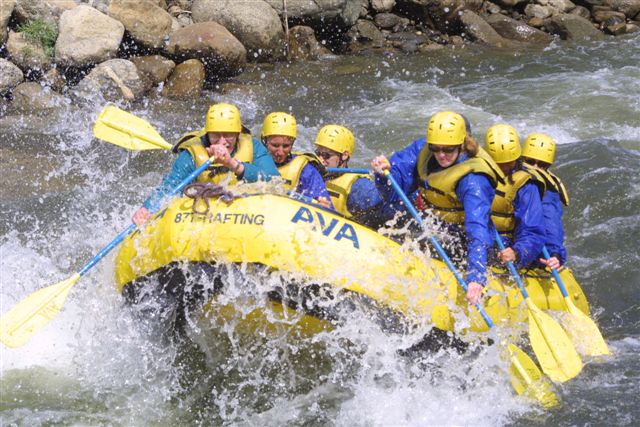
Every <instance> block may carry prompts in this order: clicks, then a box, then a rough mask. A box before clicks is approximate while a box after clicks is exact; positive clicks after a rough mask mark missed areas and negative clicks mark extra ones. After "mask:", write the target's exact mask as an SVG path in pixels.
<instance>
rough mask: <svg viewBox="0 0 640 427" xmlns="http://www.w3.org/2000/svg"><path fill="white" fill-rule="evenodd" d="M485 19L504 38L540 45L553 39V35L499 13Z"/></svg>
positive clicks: (546, 43)
mask: <svg viewBox="0 0 640 427" xmlns="http://www.w3.org/2000/svg"><path fill="white" fill-rule="evenodd" d="M486 21H487V22H488V23H489V25H491V27H493V29H494V30H496V32H497V33H498V34H500V35H501V36H502V37H504V38H505V39H509V40H517V41H520V42H524V43H531V44H540V45H548V44H549V43H551V41H552V40H553V36H551V35H549V34H547V33H545V32H544V31H540V30H538V29H536V28H533V27H531V26H529V25H527V24H525V23H524V22H522V21H517V20H515V19H512V18H509V17H507V16H504V15H501V14H499V13H497V14H495V15H490V16H488V17H487V18H486Z"/></svg>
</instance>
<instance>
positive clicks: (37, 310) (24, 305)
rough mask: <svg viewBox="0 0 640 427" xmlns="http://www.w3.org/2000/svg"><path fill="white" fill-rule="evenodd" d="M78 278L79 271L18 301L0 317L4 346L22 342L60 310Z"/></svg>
mask: <svg viewBox="0 0 640 427" xmlns="http://www.w3.org/2000/svg"><path fill="white" fill-rule="evenodd" d="M78 279H80V274H78V273H76V274H74V275H73V276H71V277H70V278H68V279H67V280H64V281H62V282H60V283H56V284H55V285H51V286H48V287H46V288H43V289H40V290H38V291H36V292H34V293H32V294H31V295H29V296H28V297H26V298H25V299H23V300H22V301H20V302H19V303H18V304H17V305H16V306H15V307H13V308H12V309H11V310H9V311H8V312H7V313H6V314H5V315H4V316H2V318H0V341H2V343H3V344H4V345H6V346H7V347H14V348H15V347H20V346H23V345H24V344H25V343H26V342H27V341H29V339H30V338H31V337H32V336H33V335H34V334H35V333H36V332H38V331H39V330H40V329H42V328H44V327H45V326H46V325H47V323H49V322H50V321H51V320H52V319H53V318H54V317H55V316H56V315H57V314H58V313H59V312H60V309H61V308H62V305H63V304H64V301H65V299H66V298H67V294H69V291H70V290H71V287H72V286H73V285H74V284H75V283H76V282H77V281H78Z"/></svg>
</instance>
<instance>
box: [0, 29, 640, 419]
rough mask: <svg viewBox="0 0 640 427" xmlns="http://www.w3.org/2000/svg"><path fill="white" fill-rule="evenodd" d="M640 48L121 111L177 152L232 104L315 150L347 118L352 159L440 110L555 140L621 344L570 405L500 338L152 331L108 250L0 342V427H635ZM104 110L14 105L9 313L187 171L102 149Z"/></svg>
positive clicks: (234, 272)
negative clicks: (527, 386) (487, 343)
mask: <svg viewBox="0 0 640 427" xmlns="http://www.w3.org/2000/svg"><path fill="white" fill-rule="evenodd" d="M639 46H640V36H635V37H626V38H623V37H621V38H616V39H610V40H608V41H604V42H594V43H592V44H587V45H581V46H574V45H567V44H564V43H563V44H559V43H558V44H554V45H552V46H551V47H548V48H546V49H543V50H531V51H528V52H524V53H521V54H513V53H510V52H502V51H495V50H490V49H482V48H477V47H474V48H473V49H470V48H456V49H444V50H442V51H439V52H433V53H430V54H428V55H424V56H423V55H415V56H396V57H391V56H390V57H382V58H381V57H337V58H334V59H331V60H325V61H323V62H318V63H306V64H295V65H291V66H286V65H285V64H278V65H276V66H275V67H274V66H262V67H256V68H255V69H254V70H251V71H248V72H247V73H245V74H244V75H242V76H241V77H239V78H238V83H241V84H239V85H229V86H226V87H225V91H224V94H222V95H221V94H219V93H213V92H206V93H205V94H204V95H203V96H202V97H201V98H200V99H197V100H193V101H181V102H177V101H168V100H164V99H161V98H155V97H150V98H149V99H147V100H145V101H144V102H141V103H139V104H136V105H134V106H123V108H126V109H128V110H130V111H132V112H133V113H135V114H137V115H139V116H141V117H143V118H145V119H147V120H148V121H149V122H151V123H153V124H154V126H156V128H157V129H158V130H159V131H160V133H161V134H162V135H164V137H165V138H166V139H167V140H169V141H173V140H175V138H177V137H178V136H179V135H181V134H182V133H183V132H184V131H187V130H193V129H196V128H198V127H199V126H201V122H202V117H203V116H204V113H205V111H206V108H207V106H208V105H209V104H211V103H213V102H220V101H228V102H234V103H236V104H237V105H239V106H240V108H241V110H242V113H243V119H244V121H245V122H246V123H247V124H248V125H249V126H250V127H251V128H252V130H254V131H256V132H259V127H260V122H261V119H262V117H264V115H265V114H266V113H268V112H270V111H275V110H284V111H291V112H292V113H293V114H294V115H295V116H296V117H297V118H298V123H299V139H298V142H297V143H296V144H297V146H298V148H299V149H310V148H311V142H312V141H313V137H314V135H315V133H316V132H317V130H318V129H319V128H320V127H321V126H322V125H323V124H326V123H330V122H336V123H342V124H345V125H347V126H349V127H350V128H351V129H353V130H354V133H355V134H356V136H357V138H358V149H357V153H356V154H355V156H354V160H353V162H352V164H351V166H356V167H367V166H368V162H369V160H370V159H371V158H372V157H373V156H374V155H376V154H379V153H386V154H390V153H391V152H392V151H393V150H397V149H400V148H402V147H403V146H405V145H406V144H408V143H409V142H411V141H412V140H413V139H415V138H417V137H420V136H422V135H424V132H425V126H426V121H427V119H428V117H429V116H430V115H431V114H433V113H434V112H436V111H439V110H443V109H448V110H449V109H450V110H455V111H458V112H460V113H463V114H465V115H466V116H467V117H468V118H469V119H470V121H471V123H472V124H473V132H474V134H475V135H476V136H477V137H479V138H482V136H483V134H484V131H485V130H486V129H487V128H488V127H489V126H491V125H492V124H495V123H498V122H506V123H509V124H512V125H513V126H515V127H516V128H517V129H518V131H519V132H520V135H521V137H522V138H524V136H526V135H527V134H528V133H531V132H546V133H549V134H551V135H552V136H553V137H555V138H556V139H557V140H558V142H559V143H560V146H559V149H558V156H557V165H556V166H555V171H556V173H557V174H558V175H559V176H561V177H562V178H563V179H564V182H565V183H566V185H567V187H568V191H569V194H570V197H571V206H570V207H569V208H568V209H567V210H566V214H565V225H566V230H567V248H568V251H569V255H570V265H571V266H572V267H573V268H574V270H575V272H576V276H577V278H578V280H579V281H580V282H581V283H582V286H583V289H584V291H585V293H586V295H587V297H588V299H589V301H590V303H591V308H592V312H593V316H594V318H595V319H596V320H597V322H598V324H599V325H600V328H601V330H602V332H603V334H604V336H605V338H606V339H607V342H608V344H609V346H610V348H611V350H612V352H613V356H612V357H610V358H608V359H605V360H586V362H587V363H586V365H585V368H584V371H583V372H582V373H581V375H579V376H578V377H577V378H576V379H574V380H572V381H569V382H567V383H565V384H558V385H557V387H558V392H559V393H560V395H561V396H562V400H563V405H562V406H561V407H559V408H556V409H553V410H548V411H545V410H542V409H540V408H538V407H537V406H536V405H534V404H532V403H530V402H528V401H526V400H524V399H523V398H520V397H517V396H516V395H515V394H514V393H513V391H512V390H511V388H510V386H509V384H508V379H507V376H506V375H504V369H505V363H506V362H504V361H502V360H501V359H500V357H499V356H498V351H497V349H495V348H494V347H496V346H493V347H489V348H479V349H477V350H476V351H474V352H473V354H471V355H463V356H460V355H458V354H456V353H455V352H448V351H445V352H441V353H437V354H435V355H428V356H425V357H424V358H422V359H419V360H407V359H405V358H402V357H399V356H398V355H397V353H396V349H398V348H401V347H406V346H407V345H409V344H410V343H412V342H413V341H415V340H416V339H417V338H418V337H419V336H420V333H421V332H424V331H418V332H416V334H415V335H410V336H388V335H386V334H385V333H383V332H381V331H380V330H379V328H378V327H377V326H376V325H375V324H374V323H373V322H371V321H369V320H368V319H366V318H354V319H352V320H353V321H351V322H347V324H345V325H344V326H341V327H339V328H337V329H335V330H332V331H325V332H322V333H319V334H317V335H312V336H305V335H299V334H298V333H297V332H295V328H292V327H289V324H290V323H295V320H296V319H295V318H294V319H290V321H289V322H283V321H282V320H279V321H274V322H275V323H274V324H275V326H272V327H266V326H264V327H263V326H258V333H253V334H244V333H243V332H242V331H240V330H239V327H238V328H236V325H237V323H236V322H234V321H228V322H226V323H225V322H223V323H222V324H219V325H217V326H215V327H209V328H204V329H199V328H200V327H202V325H192V327H191V336H192V339H193V341H194V344H192V345H180V346H176V345H173V344H170V343H166V342H164V341H161V340H155V339H153V338H150V336H151V335H149V334H146V333H145V332H144V328H140V327H139V325H138V324H137V322H136V321H135V317H134V315H133V314H132V313H131V312H130V310H128V309H127V308H126V307H123V304H122V300H121V298H120V296H119V295H118V294H117V292H116V291H115V287H114V283H115V281H114V267H113V255H111V256H108V257H107V258H105V259H104V260H103V261H102V262H100V263H99V264H98V265H97V266H96V267H94V268H93V269H92V270H91V272H90V273H89V274H87V275H86V276H85V277H83V279H82V280H81V281H80V282H79V283H78V284H77V285H75V287H74V288H73V290H72V292H71V294H70V296H69V297H68V299H67V301H66V303H65V305H64V308H63V310H62V312H61V313H60V314H59V315H58V316H57V317H56V318H55V319H54V320H53V321H52V322H51V323H50V324H49V325H48V326H47V327H46V328H45V329H44V330H42V331H41V332H40V333H39V334H37V335H36V336H35V337H34V338H33V339H32V340H31V341H30V342H29V343H28V344H26V345H25V346H24V347H22V348H19V349H7V348H5V347H2V348H1V350H0V351H1V358H2V360H1V364H2V366H1V372H2V378H1V379H0V387H1V396H0V424H2V425H188V424H203V425H219V424H229V425H309V426H311V425H338V426H353V425H358V426H370V425H380V426H382V425H638V423H639V422H640V421H639V420H640V410H639V409H638V406H637V393H638V390H639V389H640V374H638V372H640V361H639V359H638V352H639V350H640V332H639V325H640V298H639V295H640V292H639V291H638V289H639V286H640V245H639V244H638V241H639V240H640V232H639V227H638V223H639V222H640V185H639V184H638V181H637V177H638V175H639V174H640V84H639V82H640V48H639ZM103 105H104V102H103V100H100V99H95V100H89V102H88V104H87V105H84V106H71V105H69V106H63V107H61V108H60V109H59V110H58V111H55V112H51V113H47V114H43V115H39V116H35V115H23V114H19V113H17V112H14V111H12V110H11V108H10V107H7V105H6V104H2V105H0V141H1V144H0V164H1V167H2V176H1V177H0V205H1V208H2V216H1V217H0V252H1V261H0V283H1V287H2V289H1V302H0V309H1V311H2V312H3V313H4V312H6V311H7V310H8V309H9V308H10V307H12V306H13V305H14V304H15V303H17V302H18V301H20V300H21V299H22V298H24V297H26V296H27V295H29V294H30V293H32V292H34V291H35V290H36V289H38V288H40V287H43V286H46V285H51V284H54V283H56V282H58V281H60V280H63V279H65V278H67V277H69V276H70V275H71V274H73V272H75V271H76V270H77V269H78V268H80V266H82V265H83V264H84V263H85V262H87V261H88V260H89V259H91V257H93V256H94V255H95V254H96V253H97V252H98V251H99V250H100V249H101V248H102V247H103V246H105V245H106V244H107V243H108V242H110V241H111V239H112V238H113V237H114V236H115V235H116V234H117V233H119V232H120V231H121V230H122V229H124V228H125V227H126V226H127V225H128V223H129V220H130V216H131V214H132V213H133V211H134V210H135V208H136V207H137V206H138V205H139V204H140V203H141V202H142V200H143V199H144V198H145V197H146V195H147V194H148V193H149V191H150V190H151V189H152V188H153V187H154V186H155V185H156V184H157V183H158V182H159V180H160V178H161V176H162V175H163V173H165V172H166V171H167V169H168V167H169V165H170V163H171V159H172V155H171V154H170V153H163V152H159V151H153V152H151V151H147V152H127V151H125V150H124V149H121V148H119V147H116V146H113V145H110V144H108V143H105V142H100V141H97V140H94V139H92V136H91V125H92V122H93V120H94V119H95V116H96V115H97V113H98V112H99V111H100V109H101V108H102V107H103ZM345 274H347V275H348V274H349V273H348V271H346V272H345ZM273 276H276V275H265V274H264V273H259V272H257V273H256V272H251V271H248V270H242V269H241V270H238V269H231V268H229V271H228V272H227V273H226V274H225V276H224V277H225V281H226V282H227V283H226V284H227V285H228V286H229V289H232V290H233V289H235V290H241V289H242V286H246V285H247V284H248V285H250V286H252V287H253V288H255V289H261V287H262V288H264V287H269V285H270V284H272V283H273V281H274V280H278V278H274V277H273ZM225 298H227V301H226V302H228V303H230V304H234V305H236V306H240V305H241V304H245V307H249V308H245V309H244V310H246V311H250V309H251V307H252V304H253V305H254V306H255V304H260V302H256V301H253V302H252V300H251V299H246V300H245V299H243V298H245V297H243V295H242V292H230V295H229V296H226V297H225ZM242 310H243V309H242V308H241V309H240V311H242ZM265 323H266V322H265ZM205 326H206V325H205Z"/></svg>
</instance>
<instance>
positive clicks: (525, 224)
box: [484, 124, 545, 268]
mask: <svg viewBox="0 0 640 427" xmlns="http://www.w3.org/2000/svg"><path fill="white" fill-rule="evenodd" d="M484 144H485V145H484V149H485V150H486V151H487V152H488V153H489V155H490V156H491V157H492V158H493V160H494V161H495V162H496V163H497V164H498V166H499V167H500V169H501V170H502V173H504V175H505V182H504V183H499V184H498V187H497V188H496V196H495V198H494V199H493V203H492V205H491V219H492V221H493V223H494V224H495V226H496V229H497V230H498V232H499V233H500V235H501V237H502V240H503V242H504V246H505V249H504V250H502V251H500V252H498V258H499V259H500V260H501V261H502V262H503V263H507V262H514V263H516V265H517V266H518V267H520V268H522V267H526V266H528V265H529V264H531V263H532V262H534V260H535V259H536V258H537V255H538V254H539V253H540V252H541V251H542V246H543V245H544V240H545V231H544V216H543V214H542V194H543V193H544V188H545V187H544V183H543V182H542V181H541V180H539V179H538V177H539V175H538V174H537V173H535V172H532V171H529V169H528V168H527V167H526V166H524V165H523V164H522V159H521V158H520V155H521V153H522V149H521V147H520V138H519V136H518V133H517V132H516V130H515V129H514V128H513V127H512V126H509V125H506V124H497V125H494V126H491V127H490V128H489V129H488V130H487V133H486V135H485V142H484Z"/></svg>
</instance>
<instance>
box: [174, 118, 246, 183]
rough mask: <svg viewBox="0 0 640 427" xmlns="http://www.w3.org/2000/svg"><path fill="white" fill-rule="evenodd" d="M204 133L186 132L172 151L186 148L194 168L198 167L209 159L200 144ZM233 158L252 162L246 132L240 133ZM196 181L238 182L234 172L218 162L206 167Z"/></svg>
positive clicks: (200, 131)
mask: <svg viewBox="0 0 640 427" xmlns="http://www.w3.org/2000/svg"><path fill="white" fill-rule="evenodd" d="M205 134H206V132H205V131H204V129H202V130H199V131H194V132H189V133H187V134H186V135H184V136H182V137H181V138H180V139H179V140H178V142H177V143H176V145H175V146H174V147H173V151H174V152H176V153H177V152H179V151H182V150H187V151H188V152H189V154H191V157H192V158H193V162H194V163H195V165H196V168H199V167H200V166H202V164H203V163H204V162H206V161H207V160H209V153H207V149H206V148H204V145H202V137H203V136H204V135H205ZM233 158H234V159H236V160H237V161H239V162H246V163H252V162H253V140H252V138H251V135H249V134H246V133H241V134H240V136H239V137H238V143H237V144H236V152H235V154H234V155H233ZM196 181H197V182H212V183H214V184H220V183H222V182H224V183H227V184H235V183H237V182H238V178H237V177H236V174H235V173H233V172H231V171H230V170H229V169H227V168H226V167H224V166H222V165H219V164H212V165H210V166H209V167H208V168H207V170H205V171H204V172H202V173H201V174H200V175H198V178H197V180H196Z"/></svg>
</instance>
